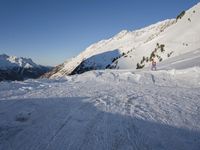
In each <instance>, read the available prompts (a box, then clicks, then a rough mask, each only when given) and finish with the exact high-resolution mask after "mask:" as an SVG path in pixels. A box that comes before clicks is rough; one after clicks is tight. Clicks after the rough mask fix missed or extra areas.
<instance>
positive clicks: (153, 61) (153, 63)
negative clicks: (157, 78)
mask: <svg viewBox="0 0 200 150" xmlns="http://www.w3.org/2000/svg"><path fill="white" fill-rule="evenodd" d="M156 69H157V68H156V61H155V60H154V59H153V60H152V64H151V70H154V71H156Z"/></svg>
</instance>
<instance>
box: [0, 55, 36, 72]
mask: <svg viewBox="0 0 200 150" xmlns="http://www.w3.org/2000/svg"><path fill="white" fill-rule="evenodd" d="M14 67H23V68H33V67H37V68H38V67H39V65H37V64H35V63H34V62H33V61H32V60H31V59H30V58H23V57H16V56H8V55H5V54H2V55H0V69H9V68H14Z"/></svg>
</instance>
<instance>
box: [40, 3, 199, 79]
mask: <svg viewBox="0 0 200 150" xmlns="http://www.w3.org/2000/svg"><path fill="white" fill-rule="evenodd" d="M199 48H200V3H198V4H197V5H195V6H194V7H192V8H190V9H189V10H187V11H182V12H181V13H180V14H179V15H177V17H176V18H175V19H168V20H165V21H162V22H158V23H156V24H153V25H150V26H148V27H145V28H143V29H140V30H136V31H127V30H123V31H121V32H120V33H118V34H117V35H115V36H114V37H112V38H110V39H107V40H102V41H100V42H97V43H95V44H92V45H91V46H89V47H88V48H86V50H84V51H83V52H82V53H80V54H79V55H78V56H76V57H74V58H72V59H71V60H70V61H68V62H65V63H63V64H61V65H59V66H57V67H56V68H54V70H53V71H52V72H49V73H47V74H45V75H44V76H43V77H48V78H56V77H62V76H65V75H72V74H77V73H83V72H85V71H89V70H96V69H143V68H146V67H149V65H150V63H151V61H152V59H154V60H156V61H157V62H158V63H159V62H163V61H166V60H167V59H169V58H171V57H177V56H181V55H183V54H185V53H188V52H192V51H195V50H197V49H199Z"/></svg>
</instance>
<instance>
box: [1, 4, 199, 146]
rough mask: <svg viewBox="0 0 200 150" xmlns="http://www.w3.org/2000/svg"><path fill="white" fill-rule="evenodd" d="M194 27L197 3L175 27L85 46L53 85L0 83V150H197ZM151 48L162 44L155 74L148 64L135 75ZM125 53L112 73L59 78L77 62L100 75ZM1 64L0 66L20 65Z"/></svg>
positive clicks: (157, 27)
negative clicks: (92, 67) (83, 62)
mask: <svg viewBox="0 0 200 150" xmlns="http://www.w3.org/2000/svg"><path fill="white" fill-rule="evenodd" d="M194 10H195V11H194ZM194 12H195V13H194ZM188 18H190V21H189V20H188ZM199 21H200V3H198V4H197V5H196V6H194V7H193V8H191V9H190V10H188V11H187V12H186V14H185V15H184V16H183V18H182V19H181V20H180V19H179V20H178V22H177V23H176V21H175V20H174V19H172V20H166V21H163V22H159V23H157V24H154V25H151V26H149V27H146V28H144V29H141V30H137V31H133V32H130V31H126V30H124V31H122V32H120V33H119V34H117V35H116V36H114V37H113V38H110V39H108V40H103V41H100V42H98V43H96V44H93V45H91V46H90V47H88V48H87V49H86V50H85V51H84V52H82V53H81V54H80V55H78V56H77V57H75V58H72V59H71V60H69V61H68V62H65V63H64V65H63V66H64V67H63V68H62V69H61V71H59V72H58V73H56V74H54V75H53V76H52V78H53V79H38V80H26V81H24V82H21V81H13V82H6V81H3V82H0V150H66V149H70V150H77V149H80V150H81V149H82V150H102V149H105V150H111V149H113V150H129V149H130V150H132V149H141V150H149V149H152V150H199V149H200V36H199V35H200V34H199V33H200V26H199ZM157 42H159V43H160V44H165V52H164V53H162V54H160V55H161V56H162V58H163V61H162V62H160V63H158V65H157V68H158V70H157V71H149V70H150V68H149V67H150V66H149V64H148V63H145V68H144V69H143V70H135V65H136V63H137V62H138V61H140V60H141V58H142V57H143V56H149V55H150V53H151V52H152V50H154V49H155V46H156V43H157ZM130 50H131V51H130ZM128 51H129V53H128V54H127V57H121V58H120V59H119V60H118V64H117V67H119V68H120V69H119V70H96V71H89V72H86V73H84V74H81V75H73V76H66V74H69V73H70V72H72V71H73V70H74V69H75V68H76V67H77V66H78V65H79V64H80V63H81V62H82V61H86V62H87V63H86V64H85V65H87V66H88V67H90V66H97V68H100V69H101V67H99V66H100V65H101V66H103V67H105V66H106V65H107V64H108V63H111V61H112V56H113V57H117V55H120V54H122V53H123V52H128ZM172 51H173V53H172V55H171V57H169V58H168V57H167V54H169V53H170V52H172ZM99 56H100V57H99ZM88 58H90V59H88ZM2 60H6V61H4V63H1V64H0V65H1V66H0V67H2V66H7V65H8V64H10V63H12V64H19V65H23V64H24V63H23V61H21V60H20V59H16V58H15V57H9V58H8V56H6V55H1V56H0V61H1V62H3V61H2ZM7 60H8V61H7ZM28 64H29V63H28ZM28 64H27V65H26V64H25V66H29V65H28ZM122 69H123V70H122ZM55 77H56V78H55Z"/></svg>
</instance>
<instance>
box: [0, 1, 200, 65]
mask: <svg viewBox="0 0 200 150" xmlns="http://www.w3.org/2000/svg"><path fill="white" fill-rule="evenodd" d="M197 2H199V0H0V54H1V53H6V54H8V55H15V56H23V57H30V58H32V59H33V60H34V61H35V62H37V63H40V64H43V65H57V64H60V63H62V62H63V61H64V60H66V59H67V58H70V57H73V56H76V55H77V54H79V53H80V52H81V51H83V50H84V49H85V48H86V47H88V46H89V45H90V44H92V43H94V42H97V41H99V40H101V39H106V38H109V37H112V36H113V35H115V34H117V33H118V32H120V31H121V30H123V29H127V30H134V29H138V28H141V27H145V26H147V25H150V24H152V23H156V22H157V21H161V20H165V19H168V18H174V17H176V16H177V15H178V14H179V13H180V12H181V11H182V10H187V9H189V8H190V7H192V6H193V5H195V4H196V3H197Z"/></svg>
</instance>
